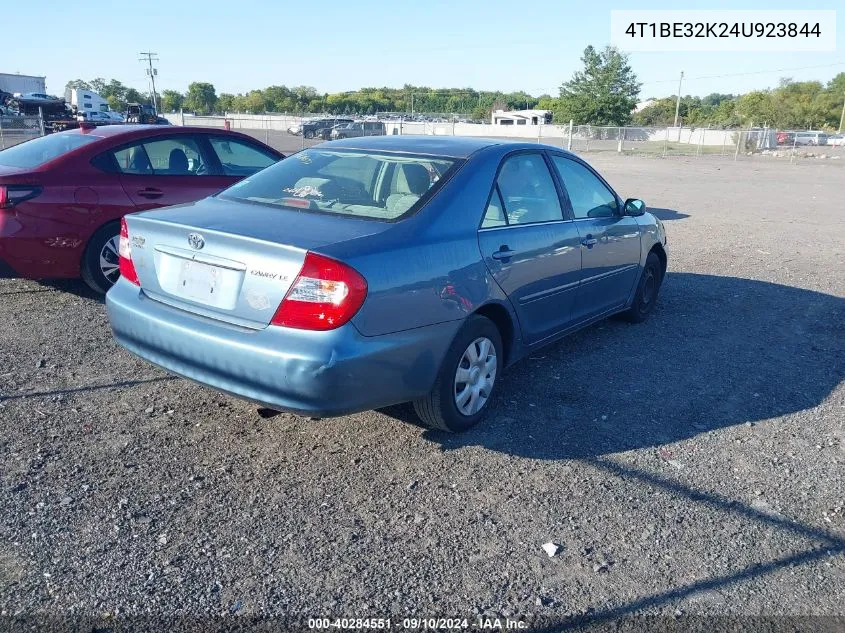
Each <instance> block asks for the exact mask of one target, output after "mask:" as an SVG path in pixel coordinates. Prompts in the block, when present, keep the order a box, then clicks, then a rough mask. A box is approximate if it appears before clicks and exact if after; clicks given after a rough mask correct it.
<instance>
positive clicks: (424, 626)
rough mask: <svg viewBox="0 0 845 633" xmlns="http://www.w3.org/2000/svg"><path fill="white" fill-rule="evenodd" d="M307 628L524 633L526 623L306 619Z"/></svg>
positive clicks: (514, 621)
mask: <svg viewBox="0 0 845 633" xmlns="http://www.w3.org/2000/svg"><path fill="white" fill-rule="evenodd" d="M308 628H309V629H312V630H330V629H343V630H384V631H389V630H392V629H393V628H397V629H402V630H410V631H423V630H439V631H451V630H468V629H474V630H482V631H484V630H489V631H496V630H511V631H519V630H526V629H527V628H528V623H527V622H524V621H522V620H511V619H510V618H486V617H477V618H476V619H474V620H470V619H469V618H403V619H402V620H401V621H400V620H392V619H390V618H309V619H308Z"/></svg>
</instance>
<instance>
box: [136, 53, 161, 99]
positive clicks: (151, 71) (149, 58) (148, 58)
mask: <svg viewBox="0 0 845 633" xmlns="http://www.w3.org/2000/svg"><path fill="white" fill-rule="evenodd" d="M138 54H139V55H141V57H139V58H138V61H139V62H147V64H149V68H147V76H148V77H149V78H150V83H151V85H152V88H153V89H152V95H153V110H155V113H156V114H158V95H156V75H158V68H153V62H157V61H158V57H156V55H158V53H150V52H146V53H138Z"/></svg>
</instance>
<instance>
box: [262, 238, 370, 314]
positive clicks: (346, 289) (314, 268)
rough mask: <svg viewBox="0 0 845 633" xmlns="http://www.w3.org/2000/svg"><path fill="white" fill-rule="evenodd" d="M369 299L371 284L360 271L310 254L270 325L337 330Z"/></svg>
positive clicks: (307, 254) (306, 256) (321, 256)
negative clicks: (368, 287) (368, 292)
mask: <svg viewBox="0 0 845 633" xmlns="http://www.w3.org/2000/svg"><path fill="white" fill-rule="evenodd" d="M366 297H367V282H366V280H365V279H364V278H363V277H362V276H361V275H360V274H358V272H357V271H356V270H354V269H353V268H351V267H349V266H347V265H346V264H343V263H341V262H339V261H337V260H335V259H331V258H329V257H325V256H323V255H317V254H316V253H311V252H309V253H306V255H305V262H304V263H303V264H302V270H300V271H299V276H298V277H297V278H296V281H294V282H293V285H292V286H291V287H290V290H288V293H287V294H286V295H285V298H284V299H282V303H281V304H279V308H278V309H277V310H276V314H274V315H273V319H272V321H270V323H271V324H272V325H283V326H285V327H292V328H297V329H300V330H333V329H335V328H338V327H340V326H341V325H343V324H344V323H346V322H347V321H349V319H351V318H352V317H353V316H355V313H356V312H358V309H359V308H360V307H361V305H362V304H363V303H364V299H366Z"/></svg>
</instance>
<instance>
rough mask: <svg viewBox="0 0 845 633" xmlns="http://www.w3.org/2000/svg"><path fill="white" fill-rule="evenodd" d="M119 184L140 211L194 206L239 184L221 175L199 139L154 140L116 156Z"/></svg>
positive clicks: (187, 136)
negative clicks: (195, 202) (203, 199)
mask: <svg viewBox="0 0 845 633" xmlns="http://www.w3.org/2000/svg"><path fill="white" fill-rule="evenodd" d="M114 157H115V159H116V160H117V166H118V169H119V171H120V183H121V185H122V186H123V189H124V191H126V195H128V196H129V198H130V199H131V200H132V202H133V203H135V206H137V207H138V208H139V209H154V208H158V207H165V206H170V205H173V204H182V203H185V202H193V201H195V200H200V199H202V198H205V197H207V196H210V195H212V194H215V193H217V192H218V191H221V190H223V189H225V188H226V187H228V186H229V185H231V184H234V183H235V182H237V180H238V179H237V178H233V177H229V176H225V175H222V174H219V173H218V172H219V167H218V166H217V165H218V162H217V161H216V160H215V159H214V158H213V157H212V156H210V155H209V150H208V149H207V145H206V144H205V143H203V142H202V140H201V139H200V138H199V137H195V136H194V135H188V134H179V135H174V136H169V137H161V136H156V137H151V138H148V139H142V140H140V141H136V142H135V143H133V144H132V145H129V146H127V147H123V148H121V149H118V150H117V151H115V152H114Z"/></svg>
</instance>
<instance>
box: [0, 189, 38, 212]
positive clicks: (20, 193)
mask: <svg viewBox="0 0 845 633" xmlns="http://www.w3.org/2000/svg"><path fill="white" fill-rule="evenodd" d="M39 193H41V187H34V186H32V185H0V209H9V208H11V207H13V206H15V205H16V204H19V203H21V202H24V201H26V200H31V199H32V198H34V197H35V196H37V195H38V194H39Z"/></svg>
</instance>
